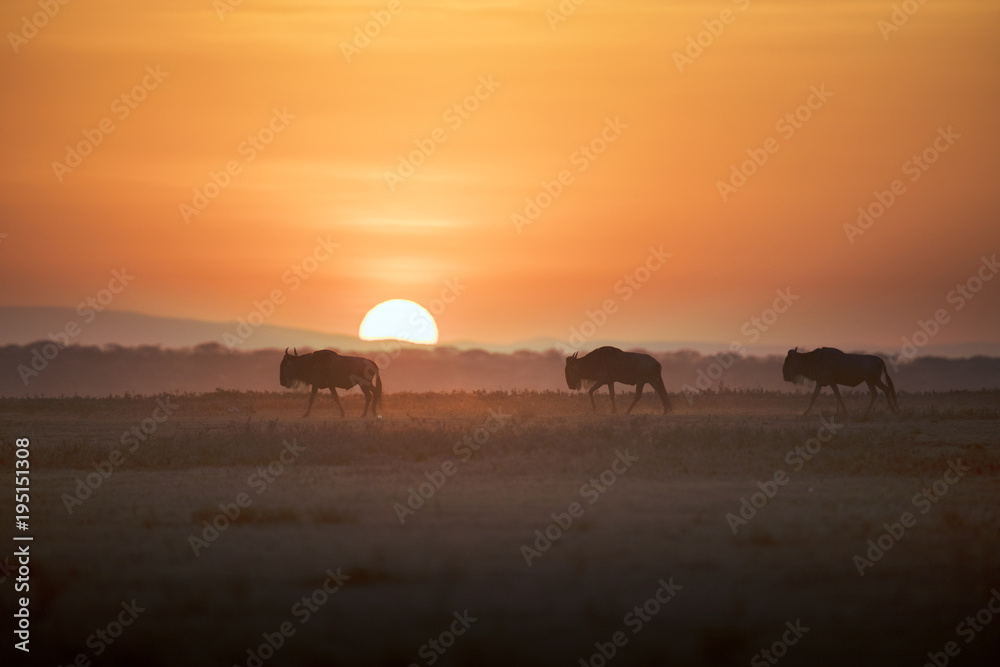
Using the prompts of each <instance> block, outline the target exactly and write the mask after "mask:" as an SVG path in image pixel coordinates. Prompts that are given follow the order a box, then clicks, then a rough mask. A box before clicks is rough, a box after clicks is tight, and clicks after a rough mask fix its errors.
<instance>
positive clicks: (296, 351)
mask: <svg viewBox="0 0 1000 667" xmlns="http://www.w3.org/2000/svg"><path fill="white" fill-rule="evenodd" d="M292 352H294V353H295V356H296V357H297V356H299V350H298V348H296V347H293V348H292Z"/></svg>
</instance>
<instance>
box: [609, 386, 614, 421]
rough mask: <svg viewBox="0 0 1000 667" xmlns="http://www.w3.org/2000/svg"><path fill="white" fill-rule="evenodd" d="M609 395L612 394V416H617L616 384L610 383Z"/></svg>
mask: <svg viewBox="0 0 1000 667" xmlns="http://www.w3.org/2000/svg"><path fill="white" fill-rule="evenodd" d="M608 393H609V394H611V414H615V383H614V382H609V383H608Z"/></svg>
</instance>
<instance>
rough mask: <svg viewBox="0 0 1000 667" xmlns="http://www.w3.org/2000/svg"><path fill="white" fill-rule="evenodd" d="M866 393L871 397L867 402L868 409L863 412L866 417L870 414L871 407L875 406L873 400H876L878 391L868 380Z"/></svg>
mask: <svg viewBox="0 0 1000 667" xmlns="http://www.w3.org/2000/svg"><path fill="white" fill-rule="evenodd" d="M868 391H870V392H871V393H872V397H871V400H869V401H868V409H867V410H865V414H866V415H868V414H871V411H872V407H873V406H874V405H875V399H876V398H878V390H877V389H875V383H874V382H872V381H870V380H869V381H868Z"/></svg>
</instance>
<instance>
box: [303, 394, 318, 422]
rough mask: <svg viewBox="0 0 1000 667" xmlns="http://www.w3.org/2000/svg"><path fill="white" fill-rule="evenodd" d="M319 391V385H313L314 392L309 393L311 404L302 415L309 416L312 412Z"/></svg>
mask: <svg viewBox="0 0 1000 667" xmlns="http://www.w3.org/2000/svg"><path fill="white" fill-rule="evenodd" d="M317 391H319V387H316V386H313V390H312V393H311V394H309V406H308V407H307V408H306V413H305V414H304V415H302V416H303V417H308V416H309V413H310V412H312V409H313V401H315V400H316V392H317Z"/></svg>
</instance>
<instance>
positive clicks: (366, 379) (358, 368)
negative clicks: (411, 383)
mask: <svg viewBox="0 0 1000 667" xmlns="http://www.w3.org/2000/svg"><path fill="white" fill-rule="evenodd" d="M293 352H295V354H288V348H287V347H286V348H285V356H284V357H283V358H282V360H281V373H280V375H279V378H278V379H279V381H280V382H281V386H282V387H294V386H296V385H297V384H299V383H302V384H308V385H312V394H310V396H309V407H307V408H306V413H305V414H304V415H302V416H303V417H308V416H309V412H310V411H311V410H312V406H313V401H314V400H316V392H318V391H319V390H320V389H329V390H330V393H331V394H333V402H334V403H336V404H337V408H338V409H339V410H340V416H341V417H343V416H344V408H343V407H342V406H341V405H340V399H339V398H338V397H337V387H340V388H341V389H350V388H351V387H353V386H354V385H358V386H359V387H361V391H362V392H363V393H364V395H365V411H364V412H362V413H361V416H362V417H364V416H365V415H367V414H368V406H369V404H370V405H371V409H372V417H374V416H375V413H376V412H377V410H378V403H379V401H380V400H381V399H382V378H381V377H380V376H379V372H378V365H376V364H375V362H374V361H372V360H370V359H365V358H363V357H345V356H341V355H339V354H337V353H336V352H334V351H333V350H317V351H315V352H311V353H309V354H303V355H301V356H300V355H299V353H298V351H297V350H293Z"/></svg>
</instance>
